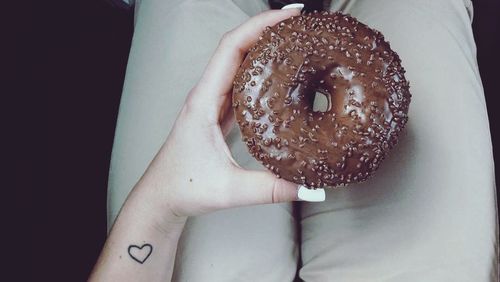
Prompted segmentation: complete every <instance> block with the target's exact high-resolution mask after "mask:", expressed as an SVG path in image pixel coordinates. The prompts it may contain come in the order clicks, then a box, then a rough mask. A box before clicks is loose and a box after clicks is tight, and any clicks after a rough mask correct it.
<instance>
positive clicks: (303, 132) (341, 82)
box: [233, 12, 411, 188]
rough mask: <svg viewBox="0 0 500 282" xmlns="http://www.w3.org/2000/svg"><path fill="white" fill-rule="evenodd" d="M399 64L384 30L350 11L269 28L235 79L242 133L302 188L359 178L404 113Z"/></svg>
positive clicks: (392, 139) (256, 153)
mask: <svg viewBox="0 0 500 282" xmlns="http://www.w3.org/2000/svg"><path fill="white" fill-rule="evenodd" d="M404 73H405V71H404V69H403V67H402V66H401V61H400V59H399V57H398V55H397V54H396V53H395V52H394V51H392V50H391V48H390V46H389V43H388V42H386V41H385V40H384V37H383V35H382V34H381V33H380V32H378V31H376V30H373V29H371V28H369V27H368V26H366V25H364V24H362V23H360V22H359V21H357V20H356V19H355V18H353V17H350V16H348V15H344V14H341V13H339V12H321V13H317V12H314V13H310V14H302V15H300V16H296V17H292V18H289V19H287V20H284V21H282V22H280V23H278V24H277V25H275V26H273V27H267V28H266V30H265V32H264V33H263V35H262V36H261V37H260V39H259V41H258V42H257V43H256V44H255V45H254V46H253V47H252V48H251V49H250V50H249V53H248V54H247V56H246V58H245V60H244V62H243V64H242V65H241V67H240V69H239V71H238V72H237V75H236V77H235V80H234V85H233V108H234V113H235V116H236V120H237V122H238V125H239V127H240V130H241V133H242V136H243V141H244V142H245V143H246V144H247V146H248V149H249V151H250V153H251V154H252V156H253V157H254V158H256V159H257V160H259V161H260V162H262V163H263V164H264V165H265V166H266V167H267V168H268V169H269V170H271V171H272V172H273V173H274V174H276V175H277V176H278V177H282V178H284V179H286V180H288V181H292V182H295V183H298V184H302V185H304V186H307V187H309V188H318V187H325V186H342V185H345V184H348V183H353V182H362V181H365V180H366V179H367V178H368V177H370V176H371V175H372V174H373V172H374V171H375V170H376V169H377V168H378V167H379V165H380V163H381V162H382V160H383V159H384V158H385V156H386V154H387V152H388V151H389V150H390V149H391V148H392V147H393V146H394V145H395V144H396V143H397V141H398V134H399V133H400V132H401V130H402V129H403V128H404V126H405V124H406V123H407V121H408V106H409V103H410V99H411V95H410V92H409V83H408V82H407V81H406V79H405V77H404ZM322 95H323V98H324V99H325V100H327V103H325V104H326V105H324V109H321V110H318V109H315V108H314V107H313V106H314V105H313V104H314V101H315V97H316V96H318V97H321V96H322Z"/></svg>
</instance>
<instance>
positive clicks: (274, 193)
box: [228, 169, 299, 206]
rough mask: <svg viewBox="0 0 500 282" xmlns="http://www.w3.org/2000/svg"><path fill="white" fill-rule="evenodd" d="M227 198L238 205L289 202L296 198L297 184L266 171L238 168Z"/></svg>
mask: <svg viewBox="0 0 500 282" xmlns="http://www.w3.org/2000/svg"><path fill="white" fill-rule="evenodd" d="M232 183H234V184H233V185H232V186H233V188H232V189H233V191H229V192H228V193H231V197H232V198H233V199H229V201H230V202H231V203H234V204H236V205H238V206H246V205H257V204H270V203H281V202H291V201H297V200H298V196H297V195H298V188H299V185H297V184H294V183H291V182H288V181H286V180H283V179H281V178H277V177H276V176H274V175H273V174H271V173H270V172H267V171H247V170H244V169H238V171H237V172H236V173H234V174H233V181H232Z"/></svg>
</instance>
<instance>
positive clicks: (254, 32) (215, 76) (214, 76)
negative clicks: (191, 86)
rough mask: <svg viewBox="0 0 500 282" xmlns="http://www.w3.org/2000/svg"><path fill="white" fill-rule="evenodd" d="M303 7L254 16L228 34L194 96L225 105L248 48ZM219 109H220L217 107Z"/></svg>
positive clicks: (206, 102) (210, 102)
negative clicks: (268, 28)
mask: <svg viewBox="0 0 500 282" xmlns="http://www.w3.org/2000/svg"><path fill="white" fill-rule="evenodd" d="M299 13H300V9H286V10H272V11H266V12H264V13H261V14H259V15H257V16H255V17H252V18H250V19H249V20H248V21H246V22H245V23H243V24H241V25H240V26H238V27H237V28H235V29H233V30H232V31H230V32H228V33H226V34H225V35H224V36H223V38H222V40H221V41H220V43H219V46H218V47H217V49H216V51H215V53H214V55H213V56H212V58H211V59H210V61H209V63H208V65H207V67H206V69H205V72H204V74H203V76H202V78H201V79H200V81H199V83H198V85H197V86H196V88H197V89H198V90H199V91H195V93H194V95H193V96H196V97H192V98H193V99H197V100H199V101H200V102H202V103H204V105H213V106H219V107H220V106H221V105H222V103H223V101H222V100H223V98H224V96H226V95H227V93H228V92H230V91H231V89H232V82H233V79H234V76H235V74H236V71H237V70H238V68H239V66H240V64H241V63H242V61H243V58H244V56H245V54H246V52H247V51H248V49H249V48H250V47H251V46H252V45H253V44H254V43H255V42H256V41H257V40H258V38H259V36H260V35H261V34H262V31H263V30H264V29H265V27H266V26H272V25H275V24H276V23H278V22H280V21H282V20H285V19H287V18H289V17H291V16H295V15H298V14H299ZM217 109H218V108H217Z"/></svg>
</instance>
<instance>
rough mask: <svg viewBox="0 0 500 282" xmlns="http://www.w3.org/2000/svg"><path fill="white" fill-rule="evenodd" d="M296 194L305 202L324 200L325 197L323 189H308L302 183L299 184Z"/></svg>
mask: <svg viewBox="0 0 500 282" xmlns="http://www.w3.org/2000/svg"><path fill="white" fill-rule="evenodd" d="M297 196H298V198H299V199H300V200H302V201H306V202H324V201H325V199H326V194H325V189H308V188H307V187H305V186H302V185H301V186H299V190H298V192H297Z"/></svg>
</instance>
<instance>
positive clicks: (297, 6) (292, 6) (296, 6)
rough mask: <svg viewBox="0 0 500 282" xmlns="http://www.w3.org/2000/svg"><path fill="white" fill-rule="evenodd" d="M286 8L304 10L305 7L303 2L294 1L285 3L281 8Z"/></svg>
mask: <svg viewBox="0 0 500 282" xmlns="http://www.w3.org/2000/svg"><path fill="white" fill-rule="evenodd" d="M285 9H299V10H302V9H304V4H302V3H293V4H288V5H285V6H283V7H282V8H281V10H285Z"/></svg>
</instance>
